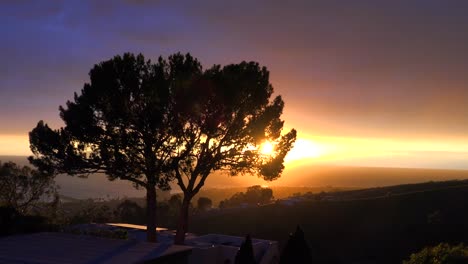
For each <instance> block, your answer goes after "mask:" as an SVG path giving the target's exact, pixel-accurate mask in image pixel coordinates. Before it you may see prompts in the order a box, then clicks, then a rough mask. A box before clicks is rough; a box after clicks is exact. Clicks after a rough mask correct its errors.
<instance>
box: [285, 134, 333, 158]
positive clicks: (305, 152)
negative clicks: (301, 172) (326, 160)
mask: <svg viewBox="0 0 468 264" xmlns="http://www.w3.org/2000/svg"><path fill="white" fill-rule="evenodd" d="M325 152H326V151H325V149H324V148H323V146H321V145H319V144H317V143H316V142H314V141H312V140H307V139H302V138H298V139H297V140H296V142H295V143H294V147H293V148H292V149H291V151H290V152H289V153H288V155H287V156H286V158H285V161H286V162H291V161H297V160H305V159H312V158H318V157H320V156H322V155H324V154H325Z"/></svg>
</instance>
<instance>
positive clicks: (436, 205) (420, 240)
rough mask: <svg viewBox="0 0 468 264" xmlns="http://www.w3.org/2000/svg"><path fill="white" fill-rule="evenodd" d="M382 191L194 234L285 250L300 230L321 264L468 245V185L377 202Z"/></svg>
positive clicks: (266, 212) (280, 208) (248, 213)
mask: <svg viewBox="0 0 468 264" xmlns="http://www.w3.org/2000/svg"><path fill="white" fill-rule="evenodd" d="M377 190H379V189H369V190H360V191H349V192H343V193H341V195H342V196H343V197H346V196H347V197H348V198H347V199H343V200H331V201H305V202H302V203H298V204H296V205H293V206H286V205H281V204H273V205H267V206H261V207H253V208H244V209H240V208H239V209H237V210H226V211H219V212H217V213H211V214H206V215H198V216H195V217H194V218H193V219H192V221H191V224H190V227H191V228H190V230H191V232H195V233H200V234H203V233H225V234H232V235H245V234H246V233H250V234H252V235H253V236H254V237H260V238H265V239H273V240H278V241H280V243H281V244H283V245H284V243H285V241H287V238H288V234H289V233H290V232H292V231H294V229H295V227H296V225H300V226H301V227H302V228H303V230H304V231H305V233H306V238H307V239H308V241H309V243H310V246H311V248H312V250H313V253H314V256H315V258H316V259H317V261H318V262H317V263H401V260H402V259H405V258H407V257H408V256H409V254H410V253H411V252H416V251H418V250H420V249H421V248H423V247H425V246H430V245H436V244H438V243H440V242H448V243H460V242H464V243H467V242H468V211H467V210H466V204H468V182H467V181H451V182H442V183H430V182H429V183H423V184H415V185H402V186H393V187H389V188H387V189H384V190H382V189H380V191H382V192H381V193H386V192H388V191H391V192H394V193H397V195H390V196H381V195H377V197H374V195H375V194H376V191H377ZM364 193H367V195H363V194H364ZM357 194H359V195H357ZM377 194H378V193H377ZM357 198H359V199H357Z"/></svg>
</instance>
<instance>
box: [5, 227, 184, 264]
mask: <svg viewBox="0 0 468 264" xmlns="http://www.w3.org/2000/svg"><path fill="white" fill-rule="evenodd" d="M191 250H192V248H191V247H188V246H178V245H170V244H165V243H156V244H154V243H147V242H142V241H138V240H134V239H131V240H122V239H108V238H100V237H93V236H85V235H74V234H66V233H35V234H27V235H16V236H9V237H4V238H1V239H0V263H10V264H15V263H49V264H55V263H57V264H59V263H60V264H62V263H71V264H75V263H76V264H78V263H87V264H97V263H99V264H101V263H106V264H110V263H141V262H147V261H152V262H154V263H158V260H164V261H166V260H167V259H168V258H169V257H171V258H182V259H183V258H186V257H187V256H188V255H189V254H190V252H191ZM164 263H166V262H164ZM167 263H170V262H167Z"/></svg>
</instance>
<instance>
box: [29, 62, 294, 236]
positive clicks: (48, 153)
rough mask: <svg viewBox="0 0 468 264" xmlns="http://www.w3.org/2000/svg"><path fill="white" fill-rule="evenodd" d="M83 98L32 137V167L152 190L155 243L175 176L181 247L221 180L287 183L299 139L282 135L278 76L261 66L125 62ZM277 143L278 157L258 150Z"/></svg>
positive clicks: (105, 68) (93, 75)
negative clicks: (198, 199) (194, 215)
mask: <svg viewBox="0 0 468 264" xmlns="http://www.w3.org/2000/svg"><path fill="white" fill-rule="evenodd" d="M90 80H91V81H90V83H87V84H85V85H84V87H83V89H82V90H81V94H80V95H78V94H75V97H74V100H73V101H68V102H67V104H66V106H65V107H62V106H61V107H60V117H61V118H62V120H63V121H64V123H65V127H63V128H60V129H58V130H52V129H51V128H49V127H48V125H47V124H45V123H44V122H43V121H39V122H38V124H37V126H36V128H34V129H33V130H32V131H31V132H30V143H31V150H32V152H33V154H34V156H32V157H30V162H31V163H32V164H34V165H35V166H36V167H37V168H38V169H39V170H40V171H41V172H48V173H51V174H57V173H68V174H71V175H79V176H83V177H86V176H87V175H88V174H90V173H105V174H106V175H107V176H108V178H109V179H110V180H114V179H123V180H128V181H130V182H132V183H133V184H134V186H135V187H143V188H146V190H147V198H148V200H147V203H148V206H147V210H148V211H147V214H148V240H149V241H155V239H156V237H155V223H156V216H155V211H156V189H155V188H156V186H158V187H159V188H162V189H167V188H169V182H170V181H171V180H172V179H173V177H175V178H176V179H177V183H178V185H179V186H180V188H181V189H182V191H183V192H184V199H183V201H182V209H181V214H180V224H179V226H180V228H178V232H177V234H178V235H177V239H176V240H177V241H176V242H178V243H180V242H183V239H184V234H185V231H186V229H187V221H188V220H187V218H188V210H189V205H190V201H191V200H192V198H193V196H194V195H195V194H197V193H198V192H199V190H200V189H201V187H202V186H203V185H204V182H205V180H206V178H207V177H208V175H210V174H211V173H212V172H213V171H218V170H222V171H228V172H229V173H230V174H231V175H237V174H246V173H248V174H257V175H259V176H261V177H263V178H264V179H266V180H274V179H276V178H278V177H280V175H281V173H282V171H283V169H284V165H283V161H284V157H285V156H286V154H287V153H288V151H289V150H290V149H291V147H292V144H293V143H294V141H295V139H296V131H295V130H294V129H293V130H291V131H290V132H288V133H286V134H284V135H282V129H283V123H284V121H283V120H281V119H280V117H281V114H282V111H283V107H284V102H283V100H282V98H281V97H280V96H277V97H275V98H273V99H272V100H270V97H271V96H272V94H273V87H272V86H271V84H270V82H269V72H268V70H267V69H266V68H265V67H260V66H259V65H258V63H255V62H242V63H240V64H232V65H227V66H225V67H221V66H219V65H215V66H213V67H211V68H209V69H207V70H202V67H201V64H200V63H199V62H198V60H197V59H195V58H193V57H192V56H191V55H190V54H187V55H182V54H180V53H178V54H174V55H172V56H169V58H168V60H167V61H166V60H164V59H163V58H159V59H158V61H157V62H156V63H151V62H150V61H146V60H145V59H144V57H143V55H138V56H134V55H133V54H128V53H127V54H124V56H123V57H121V56H116V57H114V58H113V59H111V60H108V61H104V62H102V63H100V64H98V65H95V66H94V68H93V69H92V70H91V71H90ZM265 140H269V141H271V142H274V144H275V151H274V154H273V155H263V154H261V153H260V150H259V147H258V146H259V145H260V144H261V143H262V142H263V141H265Z"/></svg>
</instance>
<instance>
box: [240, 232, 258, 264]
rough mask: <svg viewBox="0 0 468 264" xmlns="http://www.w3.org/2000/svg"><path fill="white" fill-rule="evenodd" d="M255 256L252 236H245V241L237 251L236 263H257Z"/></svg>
mask: <svg viewBox="0 0 468 264" xmlns="http://www.w3.org/2000/svg"><path fill="white" fill-rule="evenodd" d="M255 263H257V262H256V261H255V256H254V253H253V246H252V238H250V235H247V236H246V237H245V241H244V242H243V243H242V245H241V246H240V249H239V251H237V254H236V259H235V264H255Z"/></svg>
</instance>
